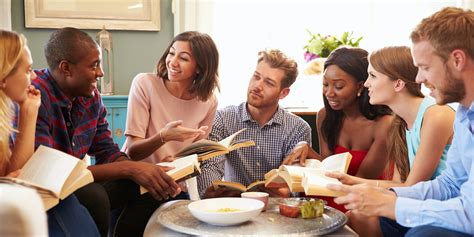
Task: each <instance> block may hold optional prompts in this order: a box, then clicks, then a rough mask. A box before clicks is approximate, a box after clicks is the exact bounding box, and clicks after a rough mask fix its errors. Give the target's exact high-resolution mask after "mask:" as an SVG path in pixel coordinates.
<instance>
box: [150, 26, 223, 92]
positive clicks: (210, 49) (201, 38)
mask: <svg viewBox="0 0 474 237" xmlns="http://www.w3.org/2000/svg"><path fill="white" fill-rule="evenodd" d="M176 41H185V42H189V45H190V47H191V51H192V53H193V56H194V57H195V58H196V63H197V67H198V68H199V74H197V75H196V78H194V83H193V85H192V86H191V88H190V89H189V92H191V93H193V94H196V96H197V98H198V99H199V100H201V101H207V100H208V99H209V98H211V96H212V95H213V92H214V89H216V88H217V89H219V74H218V68H219V51H217V47H216V44H215V43H214V41H213V40H212V38H211V37H210V36H209V35H208V34H204V33H200V32H197V31H185V32H183V33H181V34H179V35H177V36H176V37H174V39H173V41H171V43H170V45H169V46H168V48H166V50H165V52H164V53H163V55H162V56H161V58H160V60H159V61H158V65H157V66H156V68H157V74H158V76H160V77H161V78H163V79H166V80H167V79H168V70H167V69H166V56H167V55H168V53H169V51H170V48H171V46H173V44H174V42H176Z"/></svg>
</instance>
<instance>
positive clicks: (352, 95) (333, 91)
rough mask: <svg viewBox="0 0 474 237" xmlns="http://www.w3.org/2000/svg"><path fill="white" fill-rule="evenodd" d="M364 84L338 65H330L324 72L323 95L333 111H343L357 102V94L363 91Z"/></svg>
mask: <svg viewBox="0 0 474 237" xmlns="http://www.w3.org/2000/svg"><path fill="white" fill-rule="evenodd" d="M362 87H363V86H362V82H357V81H356V79H355V78H354V77H353V76H351V75H350V74H348V73H346V72H345V71H343V70H342V69H341V68H339V67H338V66H337V65H330V66H328V67H327V68H326V70H325V71H324V76H323V95H324V98H325V99H327V101H328V103H329V106H331V108H332V109H333V110H342V109H344V108H347V107H349V106H352V105H353V104H354V103H356V102H357V93H358V92H360V91H362Z"/></svg>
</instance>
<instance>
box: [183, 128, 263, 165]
mask: <svg viewBox="0 0 474 237" xmlns="http://www.w3.org/2000/svg"><path fill="white" fill-rule="evenodd" d="M244 130H245V129H242V130H239V131H237V132H236V133H234V134H232V135H230V136H228V137H226V138H224V139H223V140H221V141H219V142H215V141H210V140H206V139H202V140H199V141H196V142H194V143H192V144H190V145H189V146H187V147H184V148H183V149H181V150H180V151H179V152H178V153H177V154H176V155H175V157H183V156H187V155H191V154H197V155H198V159H199V161H203V160H207V159H209V158H212V157H215V156H218V155H223V154H227V153H229V152H231V151H233V150H235V149H237V148H241V147H248V146H254V145H255V142H254V141H250V140H246V141H234V139H235V137H236V136H237V135H238V134H239V133H241V132H242V131H244Z"/></svg>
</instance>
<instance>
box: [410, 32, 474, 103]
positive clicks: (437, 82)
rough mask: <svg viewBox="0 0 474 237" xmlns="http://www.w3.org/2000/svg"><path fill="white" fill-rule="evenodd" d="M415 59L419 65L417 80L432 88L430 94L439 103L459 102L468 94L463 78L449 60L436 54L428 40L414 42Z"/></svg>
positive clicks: (413, 52)
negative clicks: (445, 60)
mask: <svg viewBox="0 0 474 237" xmlns="http://www.w3.org/2000/svg"><path fill="white" fill-rule="evenodd" d="M412 54H413V61H414V63H415V65H416V66H417V67H418V75H417V77H416V82H418V83H424V84H425V86H426V87H427V88H428V89H430V90H431V93H430V95H431V96H433V97H434V98H435V99H436V103H438V104H446V103H451V102H459V101H461V100H463V99H464V97H465V95H466V88H465V86H464V83H463V81H462V80H461V78H457V77H456V76H455V75H454V73H453V72H452V69H450V68H449V66H448V64H449V61H450V60H452V58H451V57H450V58H449V59H448V62H443V59H442V58H441V57H440V56H438V55H437V54H435V50H434V48H433V46H432V45H431V44H430V43H429V42H428V41H426V40H424V41H420V42H418V43H415V44H413V49H412Z"/></svg>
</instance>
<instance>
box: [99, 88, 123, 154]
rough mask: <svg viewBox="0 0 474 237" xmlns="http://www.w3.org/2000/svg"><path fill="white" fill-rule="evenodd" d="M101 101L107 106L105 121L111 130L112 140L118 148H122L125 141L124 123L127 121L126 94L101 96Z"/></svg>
mask: <svg viewBox="0 0 474 237" xmlns="http://www.w3.org/2000/svg"><path fill="white" fill-rule="evenodd" d="M102 101H103V102H104V105H105V107H107V121H108V122H109V129H110V130H111V131H112V136H113V139H114V142H115V143H117V145H118V146H119V148H122V146H123V143H124V142H125V135H124V132H125V123H126V121H127V103H128V96H126V95H111V96H102Z"/></svg>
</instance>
